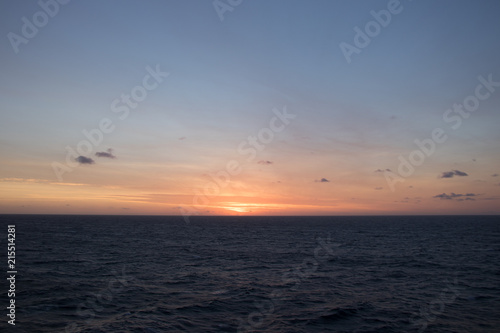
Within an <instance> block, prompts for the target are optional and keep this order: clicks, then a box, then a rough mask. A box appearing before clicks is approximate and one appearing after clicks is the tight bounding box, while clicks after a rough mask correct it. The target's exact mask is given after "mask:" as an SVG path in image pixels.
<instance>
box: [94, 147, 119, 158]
mask: <svg viewBox="0 0 500 333" xmlns="http://www.w3.org/2000/svg"><path fill="white" fill-rule="evenodd" d="M95 156H97V157H107V158H116V156H115V155H113V149H111V148H109V149H108V150H106V151H98V152H97V153H95Z"/></svg>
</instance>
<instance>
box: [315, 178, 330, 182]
mask: <svg viewBox="0 0 500 333" xmlns="http://www.w3.org/2000/svg"><path fill="white" fill-rule="evenodd" d="M315 182H316V183H329V182H330V181H329V180H328V179H326V178H321V179H320V180H315Z"/></svg>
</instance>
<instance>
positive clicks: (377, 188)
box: [375, 186, 383, 191]
mask: <svg viewBox="0 0 500 333" xmlns="http://www.w3.org/2000/svg"><path fill="white" fill-rule="evenodd" d="M375 189H376V190H377V191H379V190H382V189H383V187H380V186H379V187H375Z"/></svg>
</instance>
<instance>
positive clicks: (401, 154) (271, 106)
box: [0, 0, 500, 215]
mask: <svg viewBox="0 0 500 333" xmlns="http://www.w3.org/2000/svg"><path fill="white" fill-rule="evenodd" d="M40 3H42V4H46V5H43V6H41V5H40V4H39V3H37V2H36V1H22V2H21V1H2V2H1V3H0V22H1V24H0V32H1V35H2V36H3V37H2V44H1V47H0V59H1V62H0V66H1V75H0V88H1V89H0V94H1V98H0V129H1V131H0V153H1V159H0V161H1V162H0V213H51V214H155V215H156V214H161V215H163V214H164V215H178V214H188V215H194V214H201V215H230V214H234V215H358V214H360V215H371V214H374V215H381V214H499V213H500V154H499V153H500V131H499V127H500V126H499V125H500V42H499V39H498V36H500V20H499V15H500V2H498V1H495V0H491V1H472V0H471V1H455V0H447V1H436V2H434V1H409V0H402V1H400V2H398V1H394V0H390V1H387V0H385V1H330V0H324V1H305V0H302V1H297V0H296V1H293V0H290V1H289V0H287V1H285V0H282V1H280V0H276V1H266V0H242V1H239V0H231V1H228V0H220V1H218V2H217V1H215V2H212V1H181V0H178V1H97V0H93V1H69V2H68V3H67V4H66V3H65V2H64V1H62V0H61V3H62V4H61V3H60V2H55V0H42V1H41V2H40ZM231 3H232V4H233V5H231ZM42 7H45V11H44V9H43V8H42ZM370 22H371V23H370ZM36 24H37V25H36ZM416 142H417V143H418V142H419V143H420V146H419V144H417V143H416Z"/></svg>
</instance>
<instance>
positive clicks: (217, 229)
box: [0, 215, 500, 333]
mask: <svg viewBox="0 0 500 333" xmlns="http://www.w3.org/2000/svg"><path fill="white" fill-rule="evenodd" d="M0 222H1V223H0V228H2V229H1V230H2V231H1V234H2V235H3V236H2V243H3V244H4V246H3V247H4V251H2V258H3V261H4V262H5V265H4V267H6V266H7V265H6V263H7V249H6V244H5V243H4V242H5V240H6V237H5V235H6V234H7V224H15V225H16V268H17V271H18V274H17V277H16V298H15V300H16V305H17V307H16V325H15V327H13V326H11V325H8V324H7V319H8V318H7V317H6V315H5V314H6V313H7V310H6V309H5V307H6V306H7V304H8V303H7V302H8V299H7V295H6V291H7V289H8V284H7V283H4V284H2V285H3V290H2V298H1V301H2V303H1V304H2V305H1V306H2V308H3V309H4V313H3V314H2V317H3V318H4V319H3V320H2V323H1V324H0V325H1V326H0V330H2V331H5V332H30V333H32V332H151V333H153V332H359V333H361V332H492V333H493V332H495V333H497V332H500V218H499V217H493V216H490V217H488V216H418V217H397V216H391V217H192V218H191V222H190V223H189V224H186V223H185V222H184V220H183V219H182V218H179V217H151V216H150V217H144V216H41V215H36V216H35V215H23V216H7V215H3V216H0ZM4 271H5V272H6V271H7V268H5V270H4ZM4 274H5V275H7V273H4ZM4 281H5V280H4Z"/></svg>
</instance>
